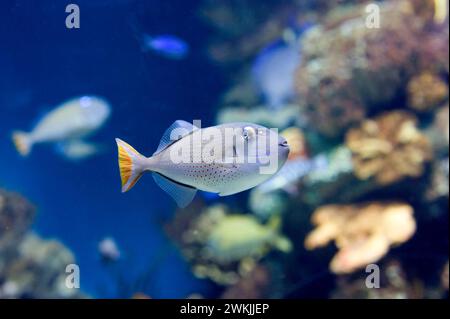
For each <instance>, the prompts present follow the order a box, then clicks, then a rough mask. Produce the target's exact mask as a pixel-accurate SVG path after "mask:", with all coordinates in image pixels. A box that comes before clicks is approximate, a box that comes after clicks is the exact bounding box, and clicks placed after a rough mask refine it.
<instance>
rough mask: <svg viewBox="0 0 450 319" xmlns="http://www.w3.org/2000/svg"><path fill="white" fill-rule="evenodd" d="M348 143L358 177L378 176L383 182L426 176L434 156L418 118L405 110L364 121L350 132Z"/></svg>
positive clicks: (379, 181) (382, 183) (385, 183)
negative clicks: (424, 172)
mask: <svg viewBox="0 0 450 319" xmlns="http://www.w3.org/2000/svg"><path fill="white" fill-rule="evenodd" d="M346 144H347V146H348V148H349V149H350V150H351V151H352V153H353V164H354V169H355V174H356V176H357V177H358V178H360V179H368V178H370V177H374V178H375V180H376V181H377V182H378V183H379V184H381V185H387V184H391V183H394V182H396V181H399V180H401V179H402V178H404V177H418V176H420V175H422V173H423V170H424V164H425V163H426V162H427V161H429V160H430V159H431V157H432V150H431V145H430V143H429V141H428V139H427V138H426V137H425V135H423V134H422V133H421V132H420V131H419V130H418V128H417V127H416V118H415V117H414V116H413V115H412V114H409V113H407V112H403V111H393V112H389V113H385V114H382V115H380V116H379V117H377V118H375V119H373V120H366V121H364V122H363V123H362V124H361V126H360V127H358V128H353V129H351V130H350V131H349V132H348V133H347V136H346Z"/></svg>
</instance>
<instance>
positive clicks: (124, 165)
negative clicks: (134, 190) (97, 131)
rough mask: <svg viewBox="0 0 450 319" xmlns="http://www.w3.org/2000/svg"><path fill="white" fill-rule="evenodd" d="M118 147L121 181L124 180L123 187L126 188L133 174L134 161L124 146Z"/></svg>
mask: <svg viewBox="0 0 450 319" xmlns="http://www.w3.org/2000/svg"><path fill="white" fill-rule="evenodd" d="M118 147H119V169H120V179H121V180H122V187H124V186H125V184H126V183H128V180H129V179H130V177H131V174H132V172H133V160H132V159H131V157H130V155H128V153H127V151H126V150H125V148H124V147H123V146H121V145H118Z"/></svg>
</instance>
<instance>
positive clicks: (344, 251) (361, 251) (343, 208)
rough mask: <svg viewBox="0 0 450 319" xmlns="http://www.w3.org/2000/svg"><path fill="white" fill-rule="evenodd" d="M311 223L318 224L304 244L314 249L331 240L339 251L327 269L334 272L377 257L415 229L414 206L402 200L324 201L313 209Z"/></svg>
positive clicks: (368, 261) (353, 269) (351, 270)
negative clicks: (350, 203)
mask: <svg viewBox="0 0 450 319" xmlns="http://www.w3.org/2000/svg"><path fill="white" fill-rule="evenodd" d="M312 223H313V224H314V225H315V226H316V227H317V228H316V229H314V230H313V231H312V232H311V233H310V234H309V235H308V237H307V238H306V239H305V247H306V248H307V249H315V248H318V247H322V246H324V245H326V244H328V243H329V242H330V241H331V240H334V241H335V243H336V246H337V247H338V248H339V252H338V253H337V254H336V255H335V256H334V257H333V260H332V261H331V263H330V269H331V271H332V272H334V273H337V274H340V273H351V272H353V271H355V270H357V269H359V268H361V267H365V266H366V265H368V264H370V263H373V262H376V261H378V260H379V259H380V258H382V257H383V256H384V255H386V253H387V252H388V251H389V248H390V246H392V245H398V244H401V243H404V242H405V241H407V240H408V239H410V238H411V236H412V235H413V234H414V232H415V230H416V222H415V220H414V217H413V209H412V207H411V206H409V205H408V204H404V203H381V202H374V203H369V204H363V205H327V206H323V207H320V208H319V209H317V210H316V211H315V212H314V214H313V216H312Z"/></svg>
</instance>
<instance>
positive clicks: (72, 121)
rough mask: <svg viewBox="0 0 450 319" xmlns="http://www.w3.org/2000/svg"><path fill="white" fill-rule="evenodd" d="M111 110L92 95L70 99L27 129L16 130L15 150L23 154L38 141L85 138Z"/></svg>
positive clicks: (102, 122) (105, 103)
mask: <svg viewBox="0 0 450 319" xmlns="http://www.w3.org/2000/svg"><path fill="white" fill-rule="evenodd" d="M110 113H111V107H110V105H109V104H108V103H107V102H106V101H105V100H103V99H101V98H99V97H94V96H82V97H79V98H74V99H71V100H69V101H67V102H65V103H63V104H61V105H60V106H58V107H57V108H55V109H54V110H53V111H51V112H49V113H48V114H47V115H45V116H44V117H43V118H42V119H41V120H40V121H39V122H38V124H37V125H36V126H35V127H34V129H33V130H32V131H31V132H29V133H26V132H21V131H15V132H14V133H13V141H14V144H15V146H16V149H17V151H18V152H19V153H20V154H21V155H22V156H26V155H28V154H29V153H30V151H31V148H32V147H33V146H34V145H35V144H39V143H51V142H68V141H72V140H79V139H81V138H84V137H87V136H89V135H90V134H92V133H94V132H95V131H96V130H97V129H99V128H100V127H101V126H102V125H103V124H104V123H105V121H106V120H107V119H108V117H109V115H110Z"/></svg>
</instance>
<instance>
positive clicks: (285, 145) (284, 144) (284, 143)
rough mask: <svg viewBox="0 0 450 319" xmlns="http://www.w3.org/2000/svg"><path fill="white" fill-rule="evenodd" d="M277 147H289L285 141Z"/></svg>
mask: <svg viewBox="0 0 450 319" xmlns="http://www.w3.org/2000/svg"><path fill="white" fill-rule="evenodd" d="M278 146H282V147H289V145H288V142H287V141H286V140H284V141H283V142H281V143H278Z"/></svg>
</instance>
